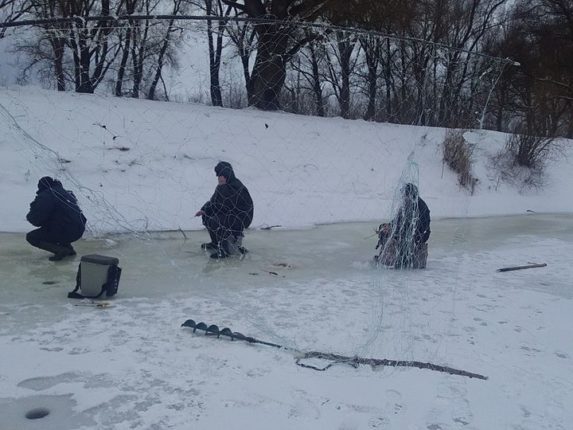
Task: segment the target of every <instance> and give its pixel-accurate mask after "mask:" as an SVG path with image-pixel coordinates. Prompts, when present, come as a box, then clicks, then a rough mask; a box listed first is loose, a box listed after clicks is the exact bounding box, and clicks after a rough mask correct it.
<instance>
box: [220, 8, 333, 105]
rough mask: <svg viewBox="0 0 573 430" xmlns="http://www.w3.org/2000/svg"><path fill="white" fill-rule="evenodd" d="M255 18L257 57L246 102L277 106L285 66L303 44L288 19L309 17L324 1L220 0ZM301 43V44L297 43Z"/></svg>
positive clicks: (314, 13) (284, 74)
mask: <svg viewBox="0 0 573 430" xmlns="http://www.w3.org/2000/svg"><path fill="white" fill-rule="evenodd" d="M223 1H224V3H226V4H228V5H230V6H233V7H234V8H235V9H237V10H238V11H240V12H242V13H245V14H246V15H248V16H249V17H251V18H253V19H255V20H261V19H267V20H274V21H266V22H265V21H258V22H256V23H255V31H256V33H257V36H258V40H257V57H256V59H255V65H254V67H253V72H252V75H251V82H250V89H251V91H250V94H249V104H251V105H253V106H256V107H258V108H260V109H265V110H275V109H278V108H279V94H280V91H281V89H282V87H283V84H284V82H285V78H286V65H287V63H288V61H289V60H290V59H291V58H292V56H293V55H294V54H295V53H296V52H297V51H298V50H299V49H300V48H301V47H302V46H303V45H304V43H306V41H305V40H304V39H303V40H297V39H295V38H294V36H295V34H294V28H293V26H292V25H290V24H289V22H288V21H289V20H295V19H298V20H305V19H312V18H314V17H316V16H317V14H318V12H319V11H320V10H321V9H322V8H323V6H324V4H325V3H327V1H326V0H242V1H241V2H239V1H234V0H223ZM301 42H302V43H301Z"/></svg>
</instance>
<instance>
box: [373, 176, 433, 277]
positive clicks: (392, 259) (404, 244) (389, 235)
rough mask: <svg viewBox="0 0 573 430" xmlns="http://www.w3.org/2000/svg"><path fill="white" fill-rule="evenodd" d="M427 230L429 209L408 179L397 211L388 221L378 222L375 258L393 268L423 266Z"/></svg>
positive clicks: (424, 263) (424, 264)
mask: <svg viewBox="0 0 573 430" xmlns="http://www.w3.org/2000/svg"><path fill="white" fill-rule="evenodd" d="M430 233H431V231H430V209H429V208H428V205H427V204H426V202H425V201H424V200H422V198H421V197H420V196H419V194H418V187H416V186H415V185H414V184H411V183H408V184H406V185H405V186H404V188H403V189H402V204H401V206H400V208H399V209H398V214H397V215H396V217H395V218H394V219H393V220H392V222H391V223H390V224H382V225H381V226H380V229H379V241H378V245H377V246H376V248H379V247H381V250H380V255H379V256H378V257H377V260H378V261H379V262H383V264H386V265H393V266H394V267H395V268H397V269H402V268H410V267H411V268H414V269H423V268H425V267H426V260H427V258H428V245H427V243H426V242H427V241H428V239H429V238H430Z"/></svg>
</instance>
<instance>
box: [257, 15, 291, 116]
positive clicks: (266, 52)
mask: <svg viewBox="0 0 573 430" xmlns="http://www.w3.org/2000/svg"><path fill="white" fill-rule="evenodd" d="M257 33H258V35H259V41H258V50H257V58H256V60H255V65H254V67H253V73H252V75H251V79H250V89H251V92H250V94H249V105H252V106H255V107H257V108H259V109H263V110H278V109H280V103H279V95H280V92H281V89H282V87H283V84H284V82H285V79H286V64H285V56H286V53H287V48H288V43H289V37H290V32H289V30H287V29H286V28H284V26H281V25H280V24H260V25H258V26H257Z"/></svg>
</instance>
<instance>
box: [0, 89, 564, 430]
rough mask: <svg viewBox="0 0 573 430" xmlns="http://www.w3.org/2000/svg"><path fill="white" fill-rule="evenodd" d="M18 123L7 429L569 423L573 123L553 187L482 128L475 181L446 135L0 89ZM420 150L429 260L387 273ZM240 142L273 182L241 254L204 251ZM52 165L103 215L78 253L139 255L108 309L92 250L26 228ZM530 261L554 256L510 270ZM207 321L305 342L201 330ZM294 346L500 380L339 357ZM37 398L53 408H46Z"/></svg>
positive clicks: (93, 213)
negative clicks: (55, 259) (398, 202)
mask: <svg viewBox="0 0 573 430" xmlns="http://www.w3.org/2000/svg"><path fill="white" fill-rule="evenodd" d="M0 122H1V123H2V129H3V131H4V133H3V134H2V136H0V151H1V157H0V168H1V169H2V172H3V181H2V182H1V183H0V193H2V195H3V196H4V204H3V205H2V206H1V207H0V231H3V232H4V233H1V234H0V271H1V274H2V276H1V277H0V321H1V322H2V323H1V324H0V351H1V353H0V357H1V359H0V361H1V363H0V430H5V429H6V430H8V429H15V428H18V429H40V428H41V429H128V428H129V429H132V428H138V429H165V428H174V429H188V428H196V429H214V428H230V429H233V428H236V429H243V428H250V429H259V428H260V429H268V428H273V429H291V428H297V429H321V428H328V429H332V428H334V429H375V428H384V429H429V430H445V429H461V428H464V429H508V428H511V429H532V430H533V429H535V430H537V429H568V428H570V426H571V423H572V422H573V412H572V411H571V408H570V407H569V406H567V405H570V404H573V394H572V393H573V344H571V342H570V341H569V339H571V338H572V335H573V329H572V327H573V325H572V324H571V323H572V320H571V318H572V317H571V315H573V312H572V311H573V290H572V289H571V281H570V280H571V278H572V275H573V272H572V268H571V264H570V261H571V257H570V256H571V255H572V254H573V216H572V214H573V206H572V205H573V204H572V203H571V194H570V188H571V175H570V173H571V162H570V160H569V159H568V158H567V156H570V155H571V142H570V141H564V142H563V147H564V153H563V155H562V156H559V157H558V158H556V159H554V160H552V161H551V162H550V163H549V164H548V166H547V170H546V176H545V185H544V187H543V188H542V189H536V190H527V189H520V188H518V187H516V186H515V185H513V184H508V183H505V182H503V181H500V180H499V173H498V172H496V171H495V170H494V169H493V168H492V167H491V164H490V161H489V157H490V156H492V155H494V154H495V153H496V152H497V151H498V150H499V149H500V148H501V147H503V144H504V142H505V138H506V137H505V136H504V135H502V134H499V133H493V132H486V131H471V132H467V133H466V139H467V140H469V141H471V142H472V143H475V144H476V150H475V166H474V174H475V175H476V176H478V178H479V180H480V182H479V183H478V186H477V189H476V192H475V194H474V195H470V194H469V193H467V192H466V191H463V190H460V189H459V188H458V186H457V184H456V178H455V175H454V174H452V173H451V172H450V171H448V169H447V168H444V167H443V166H442V162H441V156H440V147H439V145H440V143H441V141H442V140H443V136H444V130H442V129H433V128H427V127H407V126H398V125H390V124H377V123H368V122H363V121H345V120H342V119H320V118H310V117H300V116H295V115H290V114H285V113H264V112H259V111H255V110H251V109H247V110H242V111H236V110H228V109H218V108H210V107H205V106H193V105H186V104H176V103H158V102H147V101H139V100H128V99H118V98H111V97H101V96H93V95H79V94H67V93H66V94H57V93H55V92H48V91H42V90H37V89H30V88H9V89H6V88H4V89H1V90H0ZM126 148H129V149H126ZM409 157H410V159H413V160H414V161H415V162H416V163H417V166H418V168H419V178H420V180H419V184H420V191H421V195H422V197H423V198H424V199H425V200H426V202H427V203H428V205H429V207H430V209H431V211H432V217H433V218H432V237H431V239H430V254H429V260H428V269H426V270H424V271H394V270H375V269H373V268H371V267H370V265H369V264H368V260H369V259H370V258H371V256H372V254H373V252H374V249H373V247H374V244H375V238H374V237H373V229H374V228H375V227H376V226H377V225H378V224H379V223H380V222H381V221H382V220H383V219H384V218H386V217H387V216H388V215H389V207H390V205H391V203H392V198H393V195H394V192H395V188H396V187H397V185H398V180H399V178H400V176H401V174H402V172H403V171H404V170H405V169H406V168H407V167H408V166H409V162H408V159H409ZM58 160H60V161H58ZM62 160H68V161H69V162H63V161H62ZM219 160H226V161H230V162H231V163H232V164H233V166H234V167H235V170H236V173H237V176H238V177H239V178H241V179H242V180H243V181H244V183H245V184H246V185H247V186H248V187H249V189H250V191H251V194H252V195H253V198H254V200H255V205H256V209H255V220H254V223H253V224H254V228H253V229H252V230H251V231H249V232H248V233H247V236H246V238H245V244H246V246H247V247H248V248H249V250H250V252H249V253H248V254H247V256H246V257H245V259H244V260H242V261H239V260H231V261H223V262H217V261H211V260H209V259H208V258H207V257H206V256H205V255H204V253H203V252H202V251H201V250H200V249H199V244H200V243H201V242H203V241H206V239H207V234H206V233H205V231H203V230H202V229H201V226H200V222H199V220H198V219H197V218H194V217H193V214H194V213H195V211H196V210H197V209H198V208H199V207H200V206H201V205H202V203H204V201H205V200H206V199H208V198H209V196H210V195H211V193H212V191H213V188H214V186H215V184H216V178H215V177H214V173H213V167H214V165H215V164H216V163H217V161H219ZM44 175H53V176H57V177H58V178H60V179H61V180H62V182H63V183H64V185H65V186H66V187H67V188H69V189H71V190H73V191H74V193H76V195H77V196H78V198H79V200H80V204H81V206H82V208H83V209H84V211H85V213H86V215H87V217H88V219H89V234H87V235H86V238H85V239H84V240H81V241H80V242H78V243H77V246H76V248H77V250H78V253H79V254H80V255H85V254H91V253H99V254H103V255H110V256H116V257H118V258H119V260H120V266H122V268H123V275H122V280H121V283H120V289H119V294H118V296H117V297H116V298H114V299H113V300H111V301H110V302H111V304H112V306H111V307H109V308H105V309H99V308H95V307H90V306H77V304H78V303H77V302H75V301H73V300H67V299H65V297H66V293H67V292H68V291H70V290H71V289H72V288H73V285H74V279H75V273H76V271H77V263H78V262H79V258H76V259H75V261H71V262H70V261H67V262H66V261H64V262H60V263H56V264H54V263H52V262H49V261H48V260H47V258H46V254H45V253H43V252H42V251H38V250H36V249H33V248H31V247H30V246H29V245H27V244H26V243H25V240H24V237H23V233H24V232H26V231H28V230H29V229H30V226H29V225H28V224H27V223H26V221H25V214H26V212H27V210H28V204H29V202H30V201H31V200H32V199H33V197H34V193H35V189H36V183H37V180H38V178H39V177H41V176H44ZM528 211H530V212H528ZM531 211H532V212H531ZM533 212H535V213H533ZM273 225H280V226H282V227H281V228H275V229H272V230H264V229H263V228H264V227H265V226H273ZM180 229H181V230H180ZM155 230H162V232H154V231H155ZM117 232H121V233H122V234H119V235H117V234H113V235H110V234H109V233H117ZM528 262H545V263H548V266H547V267H546V268H540V269H530V270H522V271H515V272H506V273H497V272H496V271H495V270H496V269H497V268H500V267H503V266H514V265H523V264H527V263H528ZM188 318H193V319H194V320H195V321H205V322H206V323H207V324H217V325H219V327H230V328H231V329H232V330H233V331H240V332H242V333H244V334H245V335H248V336H253V337H256V338H257V339H261V340H265V341H269V342H273V343H277V344H281V345H284V346H285V347H287V348H289V349H285V350H279V349H275V348H272V347H266V346H261V345H258V346H257V345H249V344H246V343H241V342H238V341H233V342H231V341H230V340H228V339H224V338H221V339H216V338H212V337H205V336H204V335H202V334H197V333H196V334H193V333H192V332H191V330H189V329H184V328H181V327H180V326H181V324H182V323H183V321H185V320H186V319H188ZM293 351H322V352H332V353H336V354H342V355H347V356H353V355H359V356H361V357H368V358H388V359H399V360H417V361H422V362H432V363H434V364H439V365H444V366H450V367H454V368H458V369H462V370H466V371H469V372H474V373H479V374H482V375H485V376H487V377H488V379H487V380H485V381H483V380H478V379H469V378H465V377H461V376H454V375H448V374H445V373H439V372H432V371H429V370H421V369H415V368H396V367H384V368H370V367H365V366H361V367H358V368H353V367H351V366H348V365H344V364H338V365H335V366H333V367H331V368H330V369H329V370H327V371H325V372H317V371H313V370H309V369H305V368H302V367H298V366H296V364H295V360H294V359H295V358H296V356H297V354H296V352H293ZM321 364H327V363H321ZM34 408H47V409H49V410H50V414H49V415H48V416H47V417H45V418H42V419H38V420H28V419H26V418H25V417H24V416H25V414H26V412H28V411H30V410H32V409H34Z"/></svg>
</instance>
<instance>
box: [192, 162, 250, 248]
mask: <svg viewBox="0 0 573 430" xmlns="http://www.w3.org/2000/svg"><path fill="white" fill-rule="evenodd" d="M215 174H216V175H217V181H218V185H217V188H215V192H214V193H213V196H212V197H211V199H210V200H209V201H208V202H207V203H205V204H204V205H203V207H202V208H201V210H199V211H197V213H196V214H195V216H201V217H202V218H203V225H205V227H207V230H208V231H209V236H211V242H209V243H204V244H203V245H201V247H202V248H203V249H205V250H215V253H214V254H212V255H211V258H225V257H227V256H228V255H229V254H230V253H231V249H230V245H233V244H237V245H238V250H239V251H241V252H244V248H242V247H241V239H242V237H243V230H244V229H245V228H248V227H249V226H250V225H251V222H252V221H253V212H254V206H253V199H252V198H251V195H250V194H249V190H248V189H247V187H245V186H244V185H243V183H242V182H241V181H240V180H239V179H237V178H236V176H235V172H234V171H233V167H232V166H231V164H230V163H227V162H226V161H221V162H219V163H218V164H217V165H216V166H215Z"/></svg>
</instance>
